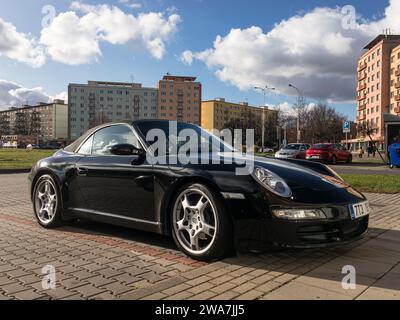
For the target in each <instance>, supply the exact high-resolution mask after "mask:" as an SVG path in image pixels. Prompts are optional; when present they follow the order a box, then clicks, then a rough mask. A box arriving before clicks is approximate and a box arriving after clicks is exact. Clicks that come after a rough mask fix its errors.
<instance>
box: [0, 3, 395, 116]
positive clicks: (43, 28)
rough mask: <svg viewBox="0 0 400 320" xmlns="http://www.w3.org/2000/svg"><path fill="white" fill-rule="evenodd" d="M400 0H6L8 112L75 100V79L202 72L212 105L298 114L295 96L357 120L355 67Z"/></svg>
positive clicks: (0, 21) (2, 96) (3, 86)
mask: <svg viewBox="0 0 400 320" xmlns="http://www.w3.org/2000/svg"><path fill="white" fill-rule="evenodd" d="M385 28H391V30H392V32H394V33H400V0H385V1H372V0H368V1H366V0H363V1H361V0H354V1H350V0H344V1H339V0H336V1H330V0H325V1H321V0H319V1H316V0H292V1H289V0H280V1H267V0H264V1H262V0H247V1H244V0H114V1H110V0H108V1H107V0H103V1H101V0H100V1H94V0H82V1H68V0H31V1H26V0H13V1H6V0H0V109H4V108H6V107H8V106H11V105H17V106H18V105H21V104H23V103H30V104H34V103H36V102H38V101H39V100H41V101H42V100H50V99H52V98H66V91H67V86H68V83H86V82H87V81H88V80H102V81H122V82H130V81H132V79H133V81H134V82H139V83H143V85H144V86H150V87H155V86H156V85H157V82H158V80H159V79H160V78H162V76H163V75H164V74H166V73H167V72H169V73H171V74H174V75H190V76H196V77H197V78H198V80H199V81H201V82H202V84H203V100H207V99H213V98H215V97H224V98H226V100H227V101H232V102H240V101H247V102H249V104H251V105H262V104H263V96H262V95H261V94H260V92H258V91H256V90H254V87H255V86H259V87H264V86H269V87H274V88H275V89H276V90H275V91H272V90H271V91H268V94H267V96H266V101H267V104H268V105H271V106H275V105H280V106H281V108H282V109H285V110H288V111H289V110H290V108H291V106H292V104H293V103H294V102H295V101H296V97H297V92H296V91H295V90H294V89H293V88H290V87H289V86H288V84H289V83H293V84H294V85H295V86H296V87H298V88H299V89H300V91H301V93H302V94H303V95H304V96H306V97H307V101H309V102H310V103H316V102H319V101H323V102H328V103H329V104H330V105H332V106H334V107H335V108H336V109H337V110H338V111H339V112H340V113H342V114H344V115H346V116H347V117H348V118H349V119H350V120H354V118H355V113H356V111H355V110H356V107H355V106H356V102H355V95H356V93H355V88H356V63H357V59H358V57H359V56H360V55H361V53H362V48H363V47H364V46H365V45H366V44H367V43H368V42H369V41H370V40H372V39H373V38H374V37H375V36H376V35H378V34H379V33H381V32H382V30H383V29H385Z"/></svg>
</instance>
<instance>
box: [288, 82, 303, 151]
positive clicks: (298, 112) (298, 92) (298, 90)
mask: <svg viewBox="0 0 400 320" xmlns="http://www.w3.org/2000/svg"><path fill="white" fill-rule="evenodd" d="M289 87H291V88H293V89H295V90H296V91H297V94H298V98H297V101H298V103H300V101H301V97H302V94H301V92H300V89H299V88H297V87H296V86H294V85H293V84H291V83H289ZM296 127H297V143H299V142H300V139H301V132H300V106H297V126H296Z"/></svg>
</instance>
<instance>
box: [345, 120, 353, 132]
mask: <svg viewBox="0 0 400 320" xmlns="http://www.w3.org/2000/svg"><path fill="white" fill-rule="evenodd" d="M350 132H351V130H350V122H349V121H345V122H343V133H350Z"/></svg>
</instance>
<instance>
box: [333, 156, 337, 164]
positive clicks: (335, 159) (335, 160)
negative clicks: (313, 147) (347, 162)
mask: <svg viewBox="0 0 400 320" xmlns="http://www.w3.org/2000/svg"><path fill="white" fill-rule="evenodd" d="M332 165H334V166H335V165H337V158H336V156H333V157H332Z"/></svg>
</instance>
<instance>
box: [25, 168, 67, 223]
mask: <svg viewBox="0 0 400 320" xmlns="http://www.w3.org/2000/svg"><path fill="white" fill-rule="evenodd" d="M32 199H33V201H32V202H33V211H34V213H35V217H36V220H37V222H38V223H39V224H40V225H41V226H42V227H44V228H55V227H59V226H62V225H63V224H64V221H63V219H62V204H61V193H60V189H59V187H58V184H57V183H56V181H55V179H54V178H53V177H52V176H51V175H48V174H45V175H42V176H40V177H39V178H38V179H37V181H36V183H35V187H34V189H33V196H32Z"/></svg>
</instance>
